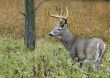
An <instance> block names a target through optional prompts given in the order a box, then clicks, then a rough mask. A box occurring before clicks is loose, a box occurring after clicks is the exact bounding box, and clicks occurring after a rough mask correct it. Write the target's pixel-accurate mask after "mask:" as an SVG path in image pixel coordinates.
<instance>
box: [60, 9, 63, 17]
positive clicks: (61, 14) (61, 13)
mask: <svg viewBox="0 0 110 78" xmlns="http://www.w3.org/2000/svg"><path fill="white" fill-rule="evenodd" d="M60 16H63V9H62V8H61V12H60Z"/></svg>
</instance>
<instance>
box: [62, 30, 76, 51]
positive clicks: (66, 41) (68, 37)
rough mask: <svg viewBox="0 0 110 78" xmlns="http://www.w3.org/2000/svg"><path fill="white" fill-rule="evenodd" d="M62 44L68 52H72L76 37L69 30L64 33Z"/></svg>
mask: <svg viewBox="0 0 110 78" xmlns="http://www.w3.org/2000/svg"><path fill="white" fill-rule="evenodd" d="M60 39H61V42H62V43H63V45H64V46H65V48H66V49H67V50H68V51H71V50H72V45H73V43H74V37H73V35H72V33H71V32H70V31H69V30H68V29H67V30H66V31H65V32H63V33H62V36H61V38H60Z"/></svg>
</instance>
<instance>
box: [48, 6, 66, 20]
mask: <svg viewBox="0 0 110 78" xmlns="http://www.w3.org/2000/svg"><path fill="white" fill-rule="evenodd" d="M66 12H67V14H66V16H65V17H64V16H63V10H62V8H61V13H60V15H53V14H50V13H49V12H48V14H49V16H51V17H55V18H61V19H67V17H68V9H67V7H66Z"/></svg>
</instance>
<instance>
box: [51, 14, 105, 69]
mask: <svg viewBox="0 0 110 78" xmlns="http://www.w3.org/2000/svg"><path fill="white" fill-rule="evenodd" d="M67 13H68V12H67ZM67 15H68V14H67ZM51 16H52V17H56V18H60V22H59V25H58V26H56V27H55V28H54V29H53V30H52V31H51V32H50V33H49V35H50V36H58V37H59V38H60V40H61V42H62V43H63V45H64V46H65V48H66V49H67V51H68V52H69V54H70V56H71V58H72V60H73V61H74V62H77V61H78V62H79V61H80V62H81V63H83V62H85V61H86V62H87V63H89V65H90V66H91V67H92V68H93V66H94V65H95V66H96V67H99V65H100V61H101V59H102V56H103V55H104V53H105V48H106V45H105V43H104V41H103V40H102V39H99V38H91V39H81V38H79V37H75V36H74V35H72V33H71V32H70V31H69V30H68V23H67V17H64V18H63V17H62V16H58V15H57V16H55V15H51Z"/></svg>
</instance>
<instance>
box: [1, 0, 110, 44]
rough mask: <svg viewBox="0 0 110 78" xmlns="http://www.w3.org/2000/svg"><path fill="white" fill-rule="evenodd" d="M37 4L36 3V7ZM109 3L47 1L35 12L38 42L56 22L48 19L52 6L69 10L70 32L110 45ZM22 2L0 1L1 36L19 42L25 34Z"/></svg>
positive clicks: (67, 0)
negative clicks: (97, 38)
mask: <svg viewBox="0 0 110 78" xmlns="http://www.w3.org/2000/svg"><path fill="white" fill-rule="evenodd" d="M39 2H40V1H39V0H37V1H35V5H36V6H37V5H38V3H39ZM109 5H110V2H100V1H99V2H89V1H87V2H82V1H72V0H65V1H63V0H59V1H58V0H52V1H51V0H49V1H46V2H45V3H43V4H42V5H41V6H40V7H39V8H38V10H37V11H36V30H37V38H45V37H46V36H47V33H48V32H49V31H50V30H51V29H52V28H53V27H54V26H55V24H56V21H57V19H54V18H51V17H49V16H48V12H49V11H51V12H52V11H53V10H54V12H52V13H56V12H55V6H57V7H62V8H63V9H64V10H65V7H66V6H67V7H68V10H69V18H68V22H69V29H70V30H71V32H73V33H75V34H77V35H79V36H80V37H100V38H103V39H104V40H105V41H106V42H108V43H110V36H109V31H110V22H109V21H110V18H109V17H110V6H109ZM19 11H21V12H24V1H23V0H14V1H12V0H1V1H0V18H1V20H0V35H4V34H7V33H9V34H11V35H12V37H13V38H16V39H18V38H22V37H23V33H24V16H22V15H21V14H19Z"/></svg>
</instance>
